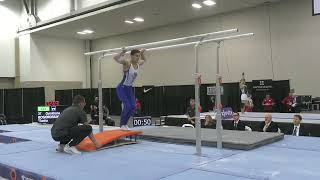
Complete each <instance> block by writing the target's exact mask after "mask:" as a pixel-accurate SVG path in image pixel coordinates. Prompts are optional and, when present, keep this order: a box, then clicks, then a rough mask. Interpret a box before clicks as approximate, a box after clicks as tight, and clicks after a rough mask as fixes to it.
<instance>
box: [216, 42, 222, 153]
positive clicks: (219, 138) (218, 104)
mask: <svg viewBox="0 0 320 180" xmlns="http://www.w3.org/2000/svg"><path fill="white" fill-rule="evenodd" d="M220 43H221V41H219V42H218V43H217V65H216V66H217V67H216V68H217V75H216V109H217V110H216V120H217V126H216V129H217V148H218V149H222V120H221V86H220V80H221V76H220V67H219V66H220V54H219V50H220Z"/></svg>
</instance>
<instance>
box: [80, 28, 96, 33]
mask: <svg viewBox="0 0 320 180" xmlns="http://www.w3.org/2000/svg"><path fill="white" fill-rule="evenodd" d="M82 32H84V33H85V34H92V33H93V32H94V31H92V30H88V29H85V30H83V31H82Z"/></svg>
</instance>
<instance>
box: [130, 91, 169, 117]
mask: <svg viewBox="0 0 320 180" xmlns="http://www.w3.org/2000/svg"><path fill="white" fill-rule="evenodd" d="M163 91H164V88H163V86H160V87H155V86H143V87H136V88H135V95H136V98H137V99H139V100H140V102H141V111H142V114H143V115H145V116H161V115H162V114H163V112H164V110H163V107H164V106H163V96H164V93H163Z"/></svg>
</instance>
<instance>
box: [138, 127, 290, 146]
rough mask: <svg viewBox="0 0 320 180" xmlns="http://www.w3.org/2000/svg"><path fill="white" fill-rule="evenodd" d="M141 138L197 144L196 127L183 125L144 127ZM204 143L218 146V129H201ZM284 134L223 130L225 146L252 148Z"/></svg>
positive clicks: (273, 140)
mask: <svg viewBox="0 0 320 180" xmlns="http://www.w3.org/2000/svg"><path fill="white" fill-rule="evenodd" d="M142 131H143V134H142V135H140V136H139V138H140V139H144V140H151V141H157V142H167V143H168V142H169V143H175V144H195V143H196V137H195V129H193V128H182V127H154V128H148V129H143V130H142ZM201 137H202V142H201V143H202V145H204V146H211V147H216V146H217V131H216V130H215V129H201ZM283 137H284V134H281V133H264V132H247V131H229V130H223V133H222V143H223V147H224V148H230V149H239V150H250V149H255V148H257V147H260V146H264V145H267V144H270V143H273V142H276V141H280V140H282V139H283Z"/></svg>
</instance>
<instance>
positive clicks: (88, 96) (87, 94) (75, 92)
mask: <svg viewBox="0 0 320 180" xmlns="http://www.w3.org/2000/svg"><path fill="white" fill-rule="evenodd" d="M72 95H73V97H74V96H76V95H81V96H83V97H84V98H85V99H86V106H85V107H84V109H83V110H84V111H85V112H87V113H90V105H91V104H92V103H93V101H94V98H93V97H92V94H91V89H73V90H72ZM73 97H72V98H73Z"/></svg>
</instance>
